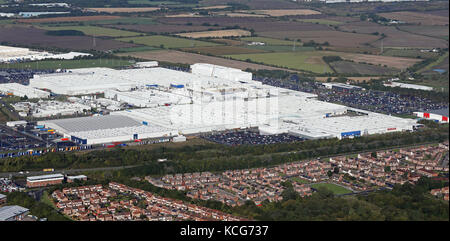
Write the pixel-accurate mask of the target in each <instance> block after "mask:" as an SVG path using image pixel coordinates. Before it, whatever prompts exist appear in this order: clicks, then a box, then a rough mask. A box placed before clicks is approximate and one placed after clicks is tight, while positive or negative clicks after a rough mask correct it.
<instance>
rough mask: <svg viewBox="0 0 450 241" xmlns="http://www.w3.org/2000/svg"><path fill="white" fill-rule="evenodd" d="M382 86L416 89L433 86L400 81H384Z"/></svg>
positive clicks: (430, 88)
mask: <svg viewBox="0 0 450 241" xmlns="http://www.w3.org/2000/svg"><path fill="white" fill-rule="evenodd" d="M384 86H388V87H400V88H406V89H416V90H433V87H430V86H425V85H416V84H408V83H401V82H388V83H385V84H384Z"/></svg>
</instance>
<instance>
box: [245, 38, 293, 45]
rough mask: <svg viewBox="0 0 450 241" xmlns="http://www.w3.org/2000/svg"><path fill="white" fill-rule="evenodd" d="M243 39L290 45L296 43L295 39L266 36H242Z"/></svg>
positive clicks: (268, 43) (267, 43)
mask: <svg viewBox="0 0 450 241" xmlns="http://www.w3.org/2000/svg"><path fill="white" fill-rule="evenodd" d="M241 40H243V41H246V42H263V43H266V45H288V46H293V45H294V41H288V40H281V39H274V38H265V37H248V38H241ZM296 45H301V43H296Z"/></svg>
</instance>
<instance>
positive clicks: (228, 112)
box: [30, 64, 415, 143]
mask: <svg viewBox="0 0 450 241" xmlns="http://www.w3.org/2000/svg"><path fill="white" fill-rule="evenodd" d="M195 66H197V67H199V68H200V70H199V71H200V72H202V71H203V70H202V69H206V71H208V68H211V66H212V67H213V68H214V71H216V70H226V69H229V68H226V67H223V68H222V67H220V66H218V67H217V66H213V65H208V64H197V65H193V70H194V69H196V67H195ZM240 71H241V70H238V69H231V70H230V73H240ZM193 72H196V71H193ZM241 72H243V71H241ZM217 73H218V74H217V75H222V74H223V76H222V77H217V76H207V75H203V74H195V73H194V74H193V73H187V72H181V71H175V70H170V69H165V68H160V67H156V68H145V69H127V70H113V69H108V68H90V69H75V70H71V71H70V72H69V73H60V74H51V75H44V76H41V77H36V78H34V79H33V80H30V85H34V86H39V87H40V88H48V89H51V90H52V91H55V92H57V93H76V92H89V91H94V90H95V91H98V92H105V98H110V99H114V100H117V101H120V102H126V103H128V104H131V105H135V106H140V107H147V108H136V109H129V110H124V111H116V112H111V114H110V115H109V116H98V117H83V118H72V119H63V120H51V121H43V122H40V123H39V124H45V125H47V126H48V127H50V128H53V129H55V130H56V131H57V132H59V133H62V134H64V135H65V136H75V137H78V138H83V139H87V140H88V142H89V140H92V142H91V143H106V142H108V141H110V142H111V141H127V140H133V138H135V137H133V135H134V136H135V135H138V138H151V137H161V136H174V135H177V134H194V133H200V132H209V131H221V130H227V129H235V128H249V127H261V128H262V132H263V133H267V134H270V133H286V132H288V133H291V134H295V135H299V136H303V137H306V138H328V137H338V138H341V137H342V136H347V135H349V133H361V135H365V134H374V133H384V132H388V131H392V130H395V131H403V130H411V129H412V126H413V125H414V124H415V120H411V119H402V118H397V117H392V116H389V115H384V114H378V113H373V112H369V111H362V110H357V109H352V108H349V107H346V106H343V105H339V104H333V103H328V102H323V101H319V100H317V95H315V94H310V93H305V92H300V91H294V90H288V89H283V88H278V87H273V86H268V85H263V84H262V83H260V82H258V83H254V81H253V82H252V81H241V80H236V79H233V78H234V77H233V76H231V77H230V76H227V73H226V72H223V73H221V72H217ZM243 73H246V72H243ZM237 76H240V75H237ZM229 77H230V78H229ZM172 85H179V86H172ZM122 87H123V89H122ZM131 89H133V90H131ZM348 110H354V111H356V112H359V113H362V115H357V116H350V115H348V114H347V111H348ZM144 123H145V124H144Z"/></svg>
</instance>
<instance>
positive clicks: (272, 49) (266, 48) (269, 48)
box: [245, 45, 314, 52]
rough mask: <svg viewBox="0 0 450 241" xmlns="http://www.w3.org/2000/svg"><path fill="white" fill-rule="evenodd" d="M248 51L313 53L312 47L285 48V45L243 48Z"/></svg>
mask: <svg viewBox="0 0 450 241" xmlns="http://www.w3.org/2000/svg"><path fill="white" fill-rule="evenodd" d="M245 48H248V49H257V50H263V51H267V52H294V51H295V52H297V51H313V50H314V47H302V46H298V45H297V46H295V48H294V46H287V45H265V46H245Z"/></svg>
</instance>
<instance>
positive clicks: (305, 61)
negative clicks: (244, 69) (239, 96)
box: [227, 51, 333, 73]
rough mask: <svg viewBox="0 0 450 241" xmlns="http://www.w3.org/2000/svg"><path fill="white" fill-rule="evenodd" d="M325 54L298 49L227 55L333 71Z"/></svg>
mask: <svg viewBox="0 0 450 241" xmlns="http://www.w3.org/2000/svg"><path fill="white" fill-rule="evenodd" d="M322 56H323V54H322V53H320V52H316V51H298V52H297V51H296V52H284V53H261V54H235V55H227V57H230V58H233V59H237V60H243V61H246V60H247V59H250V60H251V61H253V62H257V63H262V64H268V65H274V66H278V67H285V68H291V69H297V70H305V71H310V72H314V73H327V72H328V73H332V72H333V71H332V70H331V69H330V67H329V66H328V65H327V64H326V63H325V62H324V61H323V60H322Z"/></svg>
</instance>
